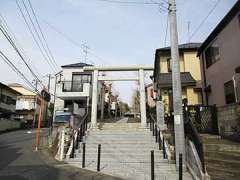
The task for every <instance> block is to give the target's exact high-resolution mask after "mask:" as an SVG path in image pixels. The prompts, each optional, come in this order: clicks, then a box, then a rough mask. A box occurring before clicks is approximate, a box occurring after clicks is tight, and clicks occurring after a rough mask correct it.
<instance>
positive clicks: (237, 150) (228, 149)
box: [203, 144, 240, 153]
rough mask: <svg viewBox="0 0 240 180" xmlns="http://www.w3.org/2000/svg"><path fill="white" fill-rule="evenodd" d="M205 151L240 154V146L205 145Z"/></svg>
mask: <svg viewBox="0 0 240 180" xmlns="http://www.w3.org/2000/svg"><path fill="white" fill-rule="evenodd" d="M203 148H204V151H216V152H234V153H240V146H239V145H229V144H221V145H219V144H204V147H203Z"/></svg>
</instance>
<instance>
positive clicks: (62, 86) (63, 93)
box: [56, 81, 91, 100]
mask: <svg viewBox="0 0 240 180" xmlns="http://www.w3.org/2000/svg"><path fill="white" fill-rule="evenodd" d="M90 86H91V85H90V83H82V82H80V81H62V82H60V83H58V84H57V85H56V96H57V97H58V98H61V99H63V100H72V99H81V98H84V97H88V96H89V95H90Z"/></svg>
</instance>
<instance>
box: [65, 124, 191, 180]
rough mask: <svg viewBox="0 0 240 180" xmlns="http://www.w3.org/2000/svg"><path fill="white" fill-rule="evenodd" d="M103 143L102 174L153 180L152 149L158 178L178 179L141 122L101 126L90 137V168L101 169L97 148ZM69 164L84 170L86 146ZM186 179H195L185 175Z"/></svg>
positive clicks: (132, 179)
mask: <svg viewBox="0 0 240 180" xmlns="http://www.w3.org/2000/svg"><path fill="white" fill-rule="evenodd" d="M98 144H101V173H105V174H109V175H112V176H116V177H120V178H123V179H129V180H150V179H151V174H150V172H151V153H150V151H151V150H154V155H155V157H154V158H155V177H156V178H155V179H156V180H177V179H178V172H177V171H176V168H175V165H174V164H170V163H169V162H168V160H167V159H163V157H162V151H160V150H159V149H158V144H156V143H155V138H154V137H153V136H152V134H151V132H150V130H149V129H141V128H140V124H139V123H101V124H99V129H97V130H91V131H90V132H89V134H88V136H87V138H86V162H85V164H86V167H85V168H86V169H88V170H92V171H96V170H97V149H98ZM67 162H68V163H70V164H72V165H74V166H77V167H81V164H82V147H80V149H79V150H77V151H76V157H75V158H74V159H68V160H67ZM183 179H184V180H188V179H189V180H190V179H192V178H191V176H190V175H189V174H188V173H184V178H183Z"/></svg>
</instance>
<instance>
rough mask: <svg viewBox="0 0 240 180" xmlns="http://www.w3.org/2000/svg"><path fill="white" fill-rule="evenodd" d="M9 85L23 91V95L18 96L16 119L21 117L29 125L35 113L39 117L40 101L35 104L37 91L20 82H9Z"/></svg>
mask: <svg viewBox="0 0 240 180" xmlns="http://www.w3.org/2000/svg"><path fill="white" fill-rule="evenodd" d="M8 86H9V87H11V88H12V89H14V90H15V91H17V92H19V93H21V95H19V96H17V103H16V115H15V119H19V120H21V121H23V122H25V123H27V124H29V125H30V124H32V123H33V119H34V115H35V118H37V116H38V112H39V105H38V103H36V106H35V101H36V93H35V92H33V91H32V90H30V89H28V88H26V87H25V86H23V85H21V84H18V83H13V84H9V85H8ZM35 109H36V113H35ZM36 122H37V121H36Z"/></svg>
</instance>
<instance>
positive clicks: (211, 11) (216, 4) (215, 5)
mask: <svg viewBox="0 0 240 180" xmlns="http://www.w3.org/2000/svg"><path fill="white" fill-rule="evenodd" d="M220 1H221V0H218V1H217V2H216V3H215V4H214V6H213V7H212V8H211V10H210V11H209V13H208V14H207V16H206V17H205V18H204V19H203V21H202V22H201V23H200V24H199V25H198V27H197V28H196V29H195V30H194V32H193V33H192V34H191V36H190V37H189V41H191V39H192V38H193V37H194V36H195V35H196V33H197V32H198V31H199V30H200V29H201V27H202V25H203V24H204V23H205V22H206V21H207V19H208V18H209V16H210V15H211V14H212V13H213V11H214V10H215V9H216V8H217V6H218V4H219V3H220Z"/></svg>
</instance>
